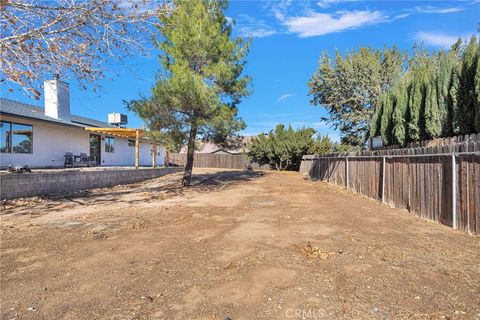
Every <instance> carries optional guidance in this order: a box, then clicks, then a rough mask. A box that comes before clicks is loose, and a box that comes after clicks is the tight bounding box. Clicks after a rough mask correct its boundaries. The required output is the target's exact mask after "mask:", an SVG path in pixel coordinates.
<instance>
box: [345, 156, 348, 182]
mask: <svg viewBox="0 0 480 320" xmlns="http://www.w3.org/2000/svg"><path fill="white" fill-rule="evenodd" d="M345 184H346V187H347V190H348V157H345Z"/></svg>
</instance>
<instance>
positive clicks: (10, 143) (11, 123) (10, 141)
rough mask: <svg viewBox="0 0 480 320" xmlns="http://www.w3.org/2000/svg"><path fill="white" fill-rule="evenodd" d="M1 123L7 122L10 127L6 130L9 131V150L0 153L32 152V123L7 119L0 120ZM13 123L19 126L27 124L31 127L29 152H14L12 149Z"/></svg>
mask: <svg viewBox="0 0 480 320" xmlns="http://www.w3.org/2000/svg"><path fill="white" fill-rule="evenodd" d="M1 122H3V123H8V124H9V125H10V129H9V130H8V132H9V137H8V138H9V139H8V146H9V151H7V152H5V151H1V152H0V153H5V154H33V124H29V123H21V122H14V121H8V120H1ZM14 125H20V126H28V127H30V128H31V132H32V134H31V137H30V141H31V147H30V152H14V150H13V126H14Z"/></svg>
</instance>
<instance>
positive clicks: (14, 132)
mask: <svg viewBox="0 0 480 320" xmlns="http://www.w3.org/2000/svg"><path fill="white" fill-rule="evenodd" d="M0 126H1V139H2V141H1V146H0V151H1V152H2V153H11V152H13V153H32V150H33V129H32V126H31V125H27V124H20V123H12V122H7V121H2V122H1V124H0Z"/></svg>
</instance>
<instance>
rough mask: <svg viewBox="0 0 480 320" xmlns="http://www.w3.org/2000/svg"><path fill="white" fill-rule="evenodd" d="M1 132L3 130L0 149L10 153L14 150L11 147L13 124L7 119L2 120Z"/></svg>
mask: <svg viewBox="0 0 480 320" xmlns="http://www.w3.org/2000/svg"><path fill="white" fill-rule="evenodd" d="M0 132H1V139H2V141H1V145H0V151H1V152H2V153H10V152H12V149H11V140H10V137H11V135H12V124H11V123H10V122H6V121H0Z"/></svg>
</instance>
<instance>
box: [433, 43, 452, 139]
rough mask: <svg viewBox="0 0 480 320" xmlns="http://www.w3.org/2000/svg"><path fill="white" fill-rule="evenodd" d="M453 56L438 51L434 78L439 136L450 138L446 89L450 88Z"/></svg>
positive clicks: (449, 118) (449, 116) (449, 117)
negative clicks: (439, 125)
mask: <svg viewBox="0 0 480 320" xmlns="http://www.w3.org/2000/svg"><path fill="white" fill-rule="evenodd" d="M452 57H453V54H452V53H450V52H449V53H448V54H446V53H445V51H443V50H442V51H440V53H439V55H438V72H437V76H436V90H437V104H438V114H439V118H440V123H441V130H440V132H441V135H442V136H450V135H451V134H452V130H451V128H452V127H451V125H450V123H451V114H450V113H449V107H448V89H449V88H450V80H451V77H452V70H453V61H452V59H453V58H452Z"/></svg>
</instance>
